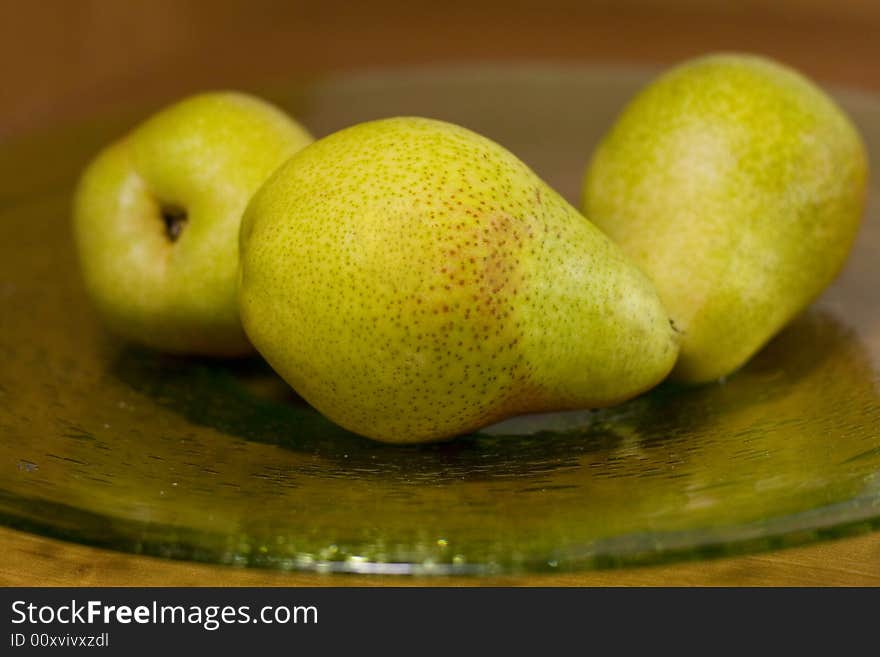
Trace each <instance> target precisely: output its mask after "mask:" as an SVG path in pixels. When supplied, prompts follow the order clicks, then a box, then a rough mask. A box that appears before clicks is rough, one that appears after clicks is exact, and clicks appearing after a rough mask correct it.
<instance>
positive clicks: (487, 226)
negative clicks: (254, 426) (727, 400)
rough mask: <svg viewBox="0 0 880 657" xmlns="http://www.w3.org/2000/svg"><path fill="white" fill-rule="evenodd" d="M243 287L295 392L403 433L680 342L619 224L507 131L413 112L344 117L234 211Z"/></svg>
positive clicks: (576, 392)
mask: <svg viewBox="0 0 880 657" xmlns="http://www.w3.org/2000/svg"><path fill="white" fill-rule="evenodd" d="M240 305H241V315H242V321H243V323H244V327H245V330H246V332H247V334H248V336H249V337H250V339H251V341H252V342H253V344H254V346H255V347H256V348H257V350H258V351H259V352H260V353H261V354H262V355H263V356H264V357H265V358H266V359H267V360H268V362H269V363H270V364H271V365H272V366H273V367H274V368H275V370H276V371H277V372H278V373H279V374H280V375H281V376H282V377H283V378H284V379H285V380H286V381H287V382H288V383H290V384H291V385H292V386H293V388H294V389H295V390H296V391H297V392H298V393H299V394H300V395H302V397H304V398H305V399H306V400H307V401H308V402H310V403H311V404H312V405H313V406H314V407H315V408H317V409H318V410H319V411H320V412H322V413H323V414H325V415H326V416H327V417H329V418H330V419H332V420H333V421H335V422H337V423H338V424H340V425H342V426H343V427H345V428H347V429H349V430H352V431H355V432H357V433H360V434H362V435H364V436H368V437H370V438H374V439H376V440H380V441H385V442H392V443H416V442H426V441H434V440H441V439H445V438H449V437H452V436H455V435H457V434H462V433H465V432H468V431H471V430H474V429H476V428H478V427H482V426H484V425H487V424H490V423H492V422H495V421H497V420H500V419H502V418H504V417H507V416H510V415H515V414H520V413H529V412H536V411H546V410H553V409H570V408H582V407H593V406H603V405H607V404H613V403H615V402H619V401H621V400H624V399H626V398H628V397H632V396H634V395H636V394H638V393H639V392H641V391H643V390H645V389H647V388H650V387H651V386H653V385H654V384H656V383H657V382H658V381H660V380H661V379H663V378H664V377H665V376H666V374H667V373H668V371H669V370H670V369H671V367H672V365H673V364H674V361H675V357H676V355H677V338H676V334H675V332H674V331H673V329H672V328H671V326H670V323H669V318H668V315H667V313H666V311H665V310H664V309H663V307H662V306H661V304H660V302H659V300H658V297H657V294H656V292H655V290H654V289H653V287H652V286H651V284H650V282H649V281H648V279H647V278H646V277H645V276H644V275H643V274H642V273H641V272H640V271H639V270H638V269H637V268H636V267H635V266H633V265H632V264H631V263H630V262H629V261H628V260H627V259H626V258H625V257H624V256H623V254H622V253H621V251H620V250H619V249H618V248H617V247H616V246H615V245H614V244H613V242H611V240H609V239H608V238H607V237H605V235H603V234H602V233H601V232H600V231H599V230H598V229H597V228H595V227H594V226H593V225H591V224H590V223H589V222H588V221H587V220H586V219H584V217H583V216H582V215H581V214H580V213H579V212H577V210H575V209H574V208H573V207H572V206H571V205H569V204H568V203H567V202H566V201H565V200H563V199H562V198H561V197H560V196H559V195H558V194H557V193H556V192H554V191H553V190H552V189H551V188H550V187H549V186H548V185H547V184H545V183H544V182H543V181H541V180H540V179H539V178H538V177H537V175H536V174H535V173H533V172H532V171H531V170H530V169H529V168H528V167H527V166H526V165H525V164H523V163H522V162H521V161H520V160H518V159H517V158H516V157H514V156H513V155H512V154H511V153H509V152H508V151H506V150H505V149H503V148H502V147H501V146H499V145H497V144H495V143H494V142H492V141H490V140H488V139H486V138H484V137H481V136H480V135H477V134H475V133H473V132H471V131H469V130H466V129H464V128H461V127H458V126H455V125H452V124H448V123H444V122H440V121H435V120H430V119H422V118H392V119H386V120H380V121H374V122H370V123H363V124H360V125H357V126H353V127H351V128H348V129H345V130H342V131H340V132H337V133H335V134H333V135H330V136H328V137H325V138H324V139H321V140H319V141H317V142H315V143H314V144H312V145H311V146H309V147H307V148H305V149H303V150H302V151H300V152H299V153H297V154H296V155H295V156H294V157H292V158H291V159H290V160H289V161H288V162H286V163H285V164H284V165H283V166H282V167H281V168H280V169H279V170H278V171H277V172H276V173H275V174H274V175H273V176H272V177H271V178H270V179H269V180H268V181H267V182H266V184H265V185H264V186H263V187H262V188H261V189H260V190H259V191H258V192H257V194H256V195H255V196H254V198H253V200H252V201H251V204H250V205H249V206H248V209H247V211H246V213H245V217H244V219H243V222H242V232H241V281H240Z"/></svg>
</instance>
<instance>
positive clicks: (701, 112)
mask: <svg viewBox="0 0 880 657" xmlns="http://www.w3.org/2000/svg"><path fill="white" fill-rule="evenodd" d="M866 180H867V159H866V153H865V148H864V145H863V143H862V140H861V138H860V136H859V134H858V132H857V131H856V129H855V128H854V126H853V125H852V123H851V122H850V120H849V119H848V117H847V116H846V115H845V114H844V112H843V111H842V110H841V109H840V108H839V107H838V106H837V105H836V104H835V103H834V101H833V100H832V99H831V98H829V97H828V96H827V95H826V94H824V93H823V92H822V91H821V90H820V89H819V88H817V87H816V86H815V85H814V84H812V83H811V82H810V81H809V80H807V79H805V78H804V77H803V76H801V75H800V74H798V73H797V72H795V71H793V70H791V69H788V68H786V67H784V66H782V65H780V64H777V63H775V62H772V61H770V60H767V59H764V58H760V57H755V56H746V55H735V54H729V55H713V56H707V57H702V58H699V59H695V60H692V61H689V62H686V63H684V64H683V65H681V66H679V67H676V68H674V69H673V70H671V71H669V72H668V73H666V74H665V75H663V76H661V77H660V78H659V79H658V80H656V81H655V82H653V83H652V84H650V85H649V86H648V87H647V88H646V89H644V90H643V91H642V92H641V93H640V94H639V95H638V96H637V97H636V98H635V99H634V100H633V101H632V102H631V103H630V104H629V106H628V107H627V108H626V109H625V110H624V111H623V113H622V114H621V116H620V117H619V119H618V120H617V122H616V123H615V125H614V126H613V127H612V129H611V130H610V131H609V132H608V134H607V135H606V136H605V137H604V138H603V140H602V142H601V143H600V145H599V147H598V149H597V150H596V152H595V154H594V156H593V159H592V162H591V164H590V166H589V168H588V170H587V174H586V177H585V180H584V192H583V209H584V213H585V214H586V215H587V216H588V217H589V218H590V220H591V221H593V222H595V223H596V225H598V226H599V227H600V228H601V229H602V230H604V231H605V232H606V233H607V234H608V235H610V236H611V238H612V239H614V240H615V242H617V243H618V244H619V245H620V246H621V248H622V249H623V251H624V252H625V253H626V254H627V255H628V256H629V257H630V258H632V260H634V261H635V262H636V264H638V265H639V267H641V268H642V270H643V271H644V272H645V273H646V274H648V275H649V276H650V277H651V279H652V280H653V282H654V284H655V285H656V287H657V290H658V292H659V293H660V298H661V299H662V300H663V303H664V305H665V306H666V308H667V309H668V310H669V312H670V314H671V316H672V319H673V321H674V322H675V325H676V327H677V328H678V329H679V330H680V331H681V332H682V342H681V355H680V358H679V361H678V364H677V365H676V368H675V371H674V372H673V377H674V378H676V379H679V380H681V381H685V382H704V381H711V380H715V379H719V378H721V377H724V376H726V375H728V374H730V373H731V372H733V371H734V370H736V369H737V368H739V367H740V366H741V365H742V364H743V363H745V362H746V361H747V360H748V359H749V358H751V356H752V355H753V354H755V353H756V352H757V351H758V350H759V349H760V348H761V347H762V346H763V345H764V344H765V343H766V342H767V341H768V340H769V339H770V338H771V337H772V336H773V335H774V334H776V333H777V332H778V331H779V330H780V329H781V328H782V327H783V326H784V325H785V324H787V323H788V322H789V321H790V320H791V319H792V318H793V317H794V316H796V315H797V314H798V313H799V312H800V311H801V310H803V309H804V308H805V307H806V306H807V305H808V304H809V303H810V302H812V301H813V299H815V298H816V297H817V296H818V295H819V293H821V292H822V290H824V289H825V288H826V287H827V286H828V284H829V283H830V282H831V281H832V280H833V278H834V277H835V275H836V274H837V272H838V271H839V269H840V268H841V266H842V265H843V263H844V261H845V260H846V257H847V255H848V253H849V251H850V247H851V246H852V243H853V240H854V239H855V235H856V232H857V230H858V226H859V222H860V219H861V216H862V211H863V207H864V201H865V188H866Z"/></svg>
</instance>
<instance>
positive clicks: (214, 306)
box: [73, 92, 312, 356]
mask: <svg viewBox="0 0 880 657" xmlns="http://www.w3.org/2000/svg"><path fill="white" fill-rule="evenodd" d="M311 141H312V138H311V137H310V136H309V134H308V133H307V132H306V131H305V129H303V128H302V127H301V126H300V125H299V124H298V123H297V122H296V121H294V120H293V119H291V118H289V117H288V116H287V115H285V114H284V113H283V112H282V111H281V110H279V109H277V108H276V107H274V106H273V105H270V104H269V103H266V102H264V101H262V100H259V99H257V98H254V97H251V96H247V95H244V94H240V93H231V92H225V93H207V94H201V95H197V96H192V97H190V98H187V99H185V100H183V101H181V102H179V103H177V104H174V105H172V106H171V107H168V108H167V109H164V110H162V111H161V112H159V113H158V114H156V115H154V116H153V117H151V118H150V119H148V120H147V121H146V122H145V123H143V124H141V125H140V126H138V127H137V128H135V129H134V130H133V131H132V132H131V133H130V134H128V135H126V136H125V137H123V138H122V139H120V140H119V141H117V142H116V143H114V144H112V145H111V146H109V147H108V148H106V149H105V150H103V151H102V152H101V153H100V154H99V155H98V156H97V157H96V158H95V159H94V160H93V161H92V162H91V163H90V164H89V166H88V168H87V169H86V170H85V172H84V173H83V175H82V177H81V179H80V181H79V185H78V187H77V189H76V192H75V195H74V208H73V224H74V233H75V237H76V245H77V249H78V252H79V258H80V264H81V269H82V272H83V277H84V279H85V284H86V289H87V291H88V293H89V296H90V297H91V299H92V300H93V302H94V304H95V306H96V308H97V310H98V312H99V313H100V315H101V317H102V318H103V319H104V321H105V322H106V324H107V325H108V326H109V328H110V329H111V330H112V331H114V332H115V333H117V334H119V335H121V336H122V337H124V338H127V339H129V340H132V341H134V342H137V343H140V344H142V345H146V346H149V347H153V348H156V349H160V350H164V351H169V352H175V353H187V354H202V355H216V356H234V355H239V354H245V353H248V352H250V351H252V348H251V346H250V344H249V343H248V341H247V338H246V336H245V334H244V331H243V330H242V327H241V321H240V319H239V315H238V301H237V292H236V284H237V280H238V233H239V226H240V224H241V215H242V213H243V211H244V209H245V207H246V206H247V203H248V201H249V200H250V198H251V196H252V195H253V193H254V192H255V191H256V190H257V188H258V187H259V186H260V185H261V184H262V183H263V182H264V181H265V180H266V178H268V177H269V175H270V174H271V173H272V172H273V171H274V170H275V169H276V168H277V167H278V166H279V165H280V164H281V163H282V162H284V160H286V159H287V158H288V157H290V156H291V155H292V154H293V153H295V152H296V151H298V150H299V149H301V148H302V147H303V146H305V145H307V144H308V143H310V142H311Z"/></svg>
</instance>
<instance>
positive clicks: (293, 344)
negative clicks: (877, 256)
mask: <svg viewBox="0 0 880 657" xmlns="http://www.w3.org/2000/svg"><path fill="white" fill-rule="evenodd" d="M312 141H313V140H312V138H311V137H310V136H309V134H308V133H307V132H306V131H305V130H304V129H303V128H302V127H300V126H299V125H298V124H297V123H296V122H295V121H294V120H292V119H291V118H289V117H287V116H286V115H284V114H283V113H282V112H281V111H280V110H278V109H276V108H274V107H272V106H270V105H268V104H266V103H265V102H262V101H260V100H257V99H255V98H252V97H249V96H245V95H242V94H235V93H218V94H206V95H201V96H196V97H192V98H189V99H187V100H184V101H182V102H180V103H178V104H176V105H174V106H172V107H170V108H168V109H166V110H164V111H162V112H160V113H159V114H157V115H156V116H154V117H152V118H151V119H149V120H148V121H147V122H145V123H144V124H142V125H141V126H139V127H137V128H136V129H135V130H134V131H133V132H131V133H130V134H129V135H128V136H126V137H125V138H123V139H122V140H120V141H119V142H117V143H115V144H113V145H111V146H110V147H109V148H107V149H106V150H104V151H103V152H102V153H101V154H99V155H98V157H97V158H96V159H95V160H94V161H93V162H92V163H91V164H90V166H89V167H88V169H87V170H86V171H85V173H84V174H83V176H82V179H81V180H80V183H79V186H78V189H77V192H76V195H75V201H74V226H75V236H76V243H77V248H78V250H79V255H80V261H81V265H82V270H83V273H84V278H85V282H86V285H87V289H88V291H89V293H90V296H91V297H92V299H93V300H94V303H95V305H96V307H97V309H98V311H99V312H100V314H101V316H102V317H103V318H104V320H105V322H106V324H107V325H108V327H109V328H110V329H111V330H113V331H115V332H116V333H118V334H120V335H122V336H124V337H125V338H127V339H130V340H132V341H136V342H139V343H141V344H144V345H147V346H150V347H153V348H156V349H160V350H167V351H170V352H176V353H192V354H207V355H215V356H235V355H241V354H246V353H248V352H249V351H250V350H251V349H253V348H256V350H257V351H258V352H259V353H260V354H261V355H262V356H263V357H264V358H265V359H266V360H267V361H268V362H269V363H270V364H271V365H272V367H273V368H274V369H275V370H276V371H277V372H278V373H279V374H280V375H281V376H282V377H283V378H284V379H285V380H286V381H287V382H288V383H290V384H291V386H293V388H294V389H295V390H296V391H297V392H298V393H299V394H300V395H301V396H302V397H303V398H304V399H306V400H307V401H308V402H309V403H310V404H312V405H313V406H314V407H315V408H316V409H318V410H319V411H320V412H321V413H323V414H325V415H326V416H327V417H329V418H330V419H332V420H333V421H335V422H337V423H338V424H340V425H342V426H344V427H346V428H348V429H350V430H352V431H355V432H357V433H360V434H362V435H364V436H368V437H370V438H374V439H376V440H380V441H386V442H395V443H415V442H426V441H433V440H441V439H445V438H450V437H452V436H455V435H459V434H461V433H464V432H468V431H471V430H475V429H477V428H479V427H482V426H485V425H487V424H490V423H492V422H496V421H498V420H501V419H503V418H505V417H508V416H511V415H517V414H521V413H531V412H540V411H550V410H564V409H573V408H590V407H598V406H606V405H610V404H614V403H617V402H621V401H623V400H626V399H628V398H631V397H633V396H635V395H637V394H639V393H641V392H643V391H645V390H647V389H648V388H651V387H652V386H654V385H656V384H657V383H659V382H660V381H662V380H663V379H665V378H666V377H667V376H668V375H670V372H671V376H672V377H673V378H675V379H677V380H679V381H684V382H690V383H701V382H707V381H713V380H717V379H720V378H723V377H725V376H727V375H729V374H731V373H732V372H733V371H735V370H736V369H737V368H739V367H740V366H741V365H742V364H743V363H744V362H746V361H747V360H748V359H749V358H750V357H751V356H752V355H753V354H755V352H756V351H758V350H759V349H760V348H761V347H762V346H763V345H764V344H765V343H766V342H767V341H768V340H769V339H770V338H771V337H772V336H773V335H774V334H775V333H777V332H778V331H779V330H780V329H781V328H782V327H783V326H784V325H785V324H786V323H787V322H789V321H790V320H791V319H792V318H793V317H794V316H795V315H796V314H797V313H798V312H800V311H801V310H802V309H803V308H804V307H805V306H807V305H808V304H809V303H810V302H811V301H812V300H813V299H814V298H815V297H816V296H817V295H818V294H819V293H820V292H821V291H822V290H823V289H824V288H825V287H826V286H827V285H828V284H829V283H830V282H831V280H832V279H833V278H834V276H835V275H836V273H837V272H838V270H839V269H840V267H841V266H842V264H843V262H844V261H845V259H846V256H847V254H848V252H849V249H850V247H851V245H852V242H853V240H854V237H855V234H856V231H857V229H858V224H859V220H860V217H861V214H862V210H863V204H864V197H865V188H866V178H867V163H866V155H865V150H864V146H863V144H862V141H861V139H860V137H859V135H858V133H857V131H856V129H855V128H854V127H853V125H852V124H851V122H850V121H849V119H848V118H847V117H846V115H845V114H844V113H843V111H842V110H841V109H840V108H839V107H837V106H836V105H835V103H834V102H833V101H832V100H831V99H830V98H829V97H828V96H827V95H826V94H824V93H823V92H822V91H821V90H820V89H818V88H817V87H816V86H815V85H814V84H812V83H811V82H809V81H808V80H806V79H805V78H804V77H802V76H801V75H799V74H798V73H796V72H794V71H792V70H790V69H787V68H785V67H783V66H781V65H779V64H777V63H774V62H771V61H768V60H766V59H762V58H758V57H753V56H743V55H715V56H709V57H703V58H699V59H696V60H693V61H690V62H686V63H685V64H683V65H681V66H679V67H677V68H675V69H673V70H671V71H670V72H668V73H666V74H665V75H663V76H661V77H660V78H659V79H658V80H656V81H655V82H653V83H652V84H650V85H649V86H648V87H647V88H646V89H645V90H644V91H642V92H641V93H640V94H639V95H638V96H637V97H636V98H635V99H634V100H632V102H631V103H630V104H629V106H628V107H627V108H626V109H625V110H624V111H623V113H622V115H621V116H620V117H619V119H618V120H617V122H616V124H615V125H614V126H613V127H611V129H610V131H609V132H608V133H607V135H606V136H605V137H604V139H603V140H602V141H601V143H600V144H599V146H598V148H597V150H596V152H595V153H594V155H593V157H592V161H591V162H590V164H589V167H588V169H587V173H586V177H585V180H584V187H583V202H582V209H583V212H579V211H578V210H576V209H575V208H574V207H572V206H571V205H570V204H569V203H567V202H566V201H565V200H564V199H563V198H562V197H560V196H559V195H558V194H557V193H556V192H555V191H554V190H553V189H551V188H550V187H549V186H548V185H547V184H546V183H545V182H543V181H542V180H540V179H539V178H538V177H537V176H536V175H535V173H534V172H532V171H531V170H530V169H529V168H528V167H527V166H526V165H525V164H523V163H522V162H521V161H520V160H518V159H517V158H516V157H515V156H514V155H512V154H511V153H510V152H508V151H507V150H505V149H504V148H502V147H501V146H499V145H498V144H496V143H494V142H492V141H490V140H488V139H486V138H484V137H482V136H480V135H478V134H475V133H473V132H471V131H469V130H466V129H464V128H461V127H459V126H456V125H452V124H448V123H443V122H440V121H435V120H429V119H423V118H412V117H407V118H390V119H385V120H380V121H373V122H369V123H363V124H360V125H355V126H353V127H349V128H347V129H344V130H341V131H339V132H337V133H334V134H332V135H329V136H327V137H325V138H323V139H320V140H318V141H315V142H314V143H312ZM157 254H159V259H160V262H159V263H158V264H157V262H156V259H157Z"/></svg>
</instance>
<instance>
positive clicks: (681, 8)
mask: <svg viewBox="0 0 880 657" xmlns="http://www.w3.org/2000/svg"><path fill="white" fill-rule="evenodd" d="M587 5H589V6H587ZM438 6H442V7H443V11H441V12H438V11H437V7H438ZM878 35H880V3H877V2H876V1H875V0H837V1H836V2H834V3H828V2H823V1H822V0H777V1H775V2H772V1H770V0H744V1H743V2H739V3H729V2H711V1H702V0H618V1H616V2H611V1H610V0H609V1H602V2H595V3H584V2H576V1H574V0H557V1H555V2H554V1H550V0H544V1H541V2H537V1H534V2H523V3H509V2H500V1H491V2H470V3H462V6H460V7H455V6H451V5H450V6H446V5H438V4H436V3H430V2H427V0H424V1H422V0H413V1H410V2H403V1H402V0H397V1H395V0H379V1H378V2H373V3H367V4H365V5H363V6H358V5H357V4H356V3H343V2H341V1H339V0H324V1H323V2H320V3H301V2H297V3H272V2H268V1H261V0H251V1H249V2H245V1H241V0H217V1H216V2H210V3H209V2H198V1H191V2H178V1H172V0H150V1H146V0H132V1H130V2H125V3H120V2H114V1H112V0H81V1H80V2H75V3H74V2H66V1H64V0H47V1H44V2H40V3H25V2H17V1H16V0H9V1H7V2H3V3H2V4H0V62H3V64H2V66H4V67H6V68H4V69H3V76H2V77H3V79H4V86H5V88H6V89H7V91H10V90H11V91H12V92H13V95H12V96H9V97H14V99H15V100H14V102H4V103H2V104H0V142H2V140H3V139H5V138H9V137H16V136H18V135H21V134H25V133H35V132H39V131H40V130H41V129H42V128H43V127H45V126H47V125H55V124H61V123H65V122H74V121H77V120H81V119H82V118H84V117H87V116H94V115H100V113H101V112H107V111H108V110H107V108H109V107H116V106H119V105H123V106H136V105H140V104H143V103H147V102H151V103H159V102H164V101H166V100H170V99H172V98H174V97H177V96H179V95H181V94H183V93H187V92H190V91H192V90H195V89H203V88H206V87H222V86H227V87H240V88H244V89H258V88H260V87H261V86H263V85H265V84H269V83H272V82H275V81H278V80H281V79H283V78H284V76H288V75H291V74H302V73H314V72H323V71H328V70H335V71H339V70H352V69H363V68H364V67H372V68H375V67H380V66H392V65H393V66H399V65H415V64H423V63H436V62H462V61H473V60H480V61H486V60H492V61H499V60H500V61H526V60H527V61H533V60H542V61H547V60H550V61H579V62H585V61H601V62H623V63H651V64H668V63H672V62H675V61H678V60H680V59H682V58H685V57H689V56H692V55H696V54H698V53H702V52H707V51H714V50H749V51H756V52H761V53H764V54H768V55H771V56H774V57H777V58H780V59H782V60H783V61H786V62H788V63H790V64H792V65H794V66H796V67H798V68H800V69H801V70H803V71H804V72H806V73H807V74H809V75H811V76H813V77H815V78H817V79H818V80H820V81H821V82H824V83H837V84H845V85H849V86H857V87H862V88H867V89H873V90H880V39H878V38H877V37H878ZM0 551H2V554H3V559H2V560H0V585H7V586H10V585H11V586H25V585H101V586H103V585H109V586H119V585H149V586H158V585H166V586H167V585H186V586H190V585H251V586H272V585H281V586H285V585H309V586H320V585H376V584H378V585H387V584H392V585H411V584H443V585H471V584H492V585H539V586H541V585H543V586H551V585H552V586H555V585H564V586H572V585H575V586H580V585H611V586H613V585H841V586H845V585H864V586H880V532H874V533H870V534H865V535H861V536H855V537H851V538H845V539H840V540H836V541H828V542H823V543H818V544H813V545H809V546H803V547H796V548H790V549H786V550H781V551H777V552H773V553H764V554H757V555H750V556H742V557H734V558H725V559H716V560H711V561H704V562H694V563H682V564H672V565H665V566H653V567H642V568H632V569H623V570H612V571H599V572H584V573H574V574H559V575H541V576H518V577H498V578H490V579H480V580H476V579H468V578H464V579H452V578H442V579H434V578H432V579H417V578H388V577H364V576H350V575H345V576H338V575H337V576H332V575H313V574H294V573H276V572H269V571H259V570H243V569H236V568H232V567H221V566H208V565H202V564H191V563H184V562H173V561H163V560H159V559H153V558H148V557H140V556H132V555H126V554H120V553H114V552H108V551H105V550H99V549H93V548H89V547H84V546H79V545H73V544H68V543H64V542H61V541H56V540H50V539H46V538H42V537H39V536H34V535H31V534H27V533H23V532H19V531H15V530H12V529H6V528H0Z"/></svg>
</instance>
